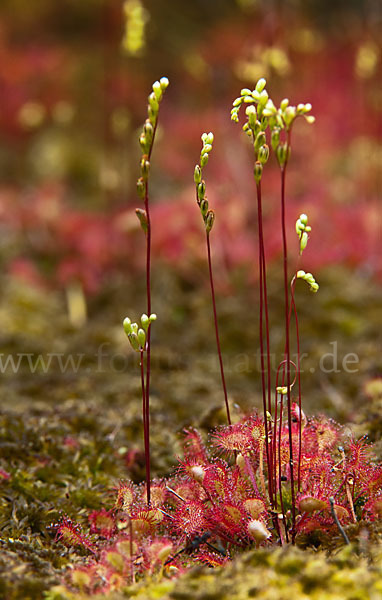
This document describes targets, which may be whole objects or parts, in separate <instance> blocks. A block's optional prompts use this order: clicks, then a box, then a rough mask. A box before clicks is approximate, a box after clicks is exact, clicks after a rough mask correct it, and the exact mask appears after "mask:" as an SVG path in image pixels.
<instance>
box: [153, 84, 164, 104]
mask: <svg viewBox="0 0 382 600" xmlns="http://www.w3.org/2000/svg"><path fill="white" fill-rule="evenodd" d="M153 92H154V94H155V96H156V99H157V100H158V101H160V100H161V98H162V86H161V84H160V83H159V81H154V83H153Z"/></svg>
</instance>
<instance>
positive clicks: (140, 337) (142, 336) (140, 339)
mask: <svg viewBox="0 0 382 600" xmlns="http://www.w3.org/2000/svg"><path fill="white" fill-rule="evenodd" d="M137 339H138V343H139V345H140V347H141V348H142V349H144V347H145V345H146V333H145V332H144V330H143V329H138V333H137Z"/></svg>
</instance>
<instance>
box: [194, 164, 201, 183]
mask: <svg viewBox="0 0 382 600" xmlns="http://www.w3.org/2000/svg"><path fill="white" fill-rule="evenodd" d="M201 181H202V170H201V168H200V167H199V165H196V166H195V170H194V182H195V183H196V184H198V183H200V182H201Z"/></svg>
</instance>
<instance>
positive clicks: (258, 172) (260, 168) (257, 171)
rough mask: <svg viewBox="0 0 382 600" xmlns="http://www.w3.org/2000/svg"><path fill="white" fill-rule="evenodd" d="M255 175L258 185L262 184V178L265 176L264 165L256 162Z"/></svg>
mask: <svg viewBox="0 0 382 600" xmlns="http://www.w3.org/2000/svg"><path fill="white" fill-rule="evenodd" d="M253 174H254V176H255V181H256V183H260V181H261V176H262V174H263V165H262V164H261V162H259V161H258V160H257V161H256V162H255V165H254V168H253Z"/></svg>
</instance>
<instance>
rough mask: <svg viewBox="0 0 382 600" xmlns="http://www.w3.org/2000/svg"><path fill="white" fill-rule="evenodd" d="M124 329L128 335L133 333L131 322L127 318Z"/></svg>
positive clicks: (124, 321)
mask: <svg viewBox="0 0 382 600" xmlns="http://www.w3.org/2000/svg"><path fill="white" fill-rule="evenodd" d="M123 329H124V330H125V333H126V335H129V333H131V320H130V319H129V317H126V319H124V320H123Z"/></svg>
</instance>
